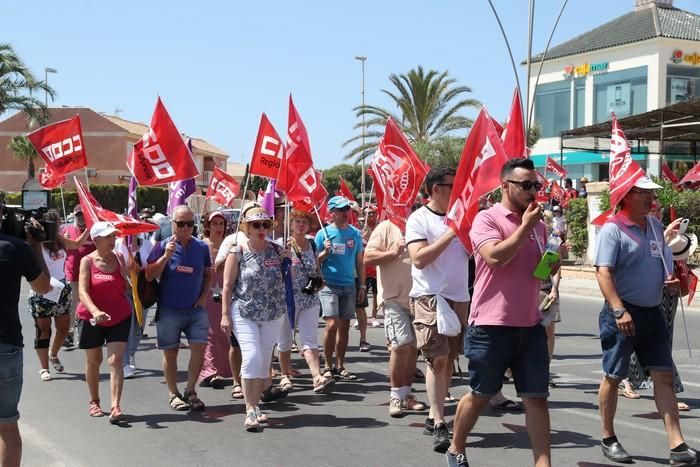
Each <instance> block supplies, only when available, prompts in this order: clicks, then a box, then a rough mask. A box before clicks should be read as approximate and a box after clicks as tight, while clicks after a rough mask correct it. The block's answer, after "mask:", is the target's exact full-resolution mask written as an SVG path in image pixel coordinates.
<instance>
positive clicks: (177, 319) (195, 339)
mask: <svg viewBox="0 0 700 467" xmlns="http://www.w3.org/2000/svg"><path fill="white" fill-rule="evenodd" d="M156 323H157V329H158V348H159V349H161V350H168V349H172V348H175V347H177V346H179V345H180V337H181V336H182V333H185V336H186V337H187V342H189V343H190V344H206V343H207V341H208V335H209V316H208V315H207V310H205V309H204V308H165V307H164V308H159V309H158V321H156Z"/></svg>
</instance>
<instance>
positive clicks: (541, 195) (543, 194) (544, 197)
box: [536, 172, 550, 203]
mask: <svg viewBox="0 0 700 467" xmlns="http://www.w3.org/2000/svg"><path fill="white" fill-rule="evenodd" d="M536 173H537V181H538V182H540V183H541V184H542V188H540V190H539V191H538V192H537V197H536V200H537V202H538V203H546V202H548V201H549V198H550V194H549V193H547V189H548V188H549V180H547V179H546V178H544V175H542V174H541V173H539V172H536Z"/></svg>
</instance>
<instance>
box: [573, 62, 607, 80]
mask: <svg viewBox="0 0 700 467" xmlns="http://www.w3.org/2000/svg"><path fill="white" fill-rule="evenodd" d="M608 65H609V63H608V62H599V63H584V64H583V65H578V66H574V65H568V66H567V67H565V68H564V77H565V78H573V77H576V78H580V77H582V76H588V75H589V74H598V73H604V72H606V71H608Z"/></svg>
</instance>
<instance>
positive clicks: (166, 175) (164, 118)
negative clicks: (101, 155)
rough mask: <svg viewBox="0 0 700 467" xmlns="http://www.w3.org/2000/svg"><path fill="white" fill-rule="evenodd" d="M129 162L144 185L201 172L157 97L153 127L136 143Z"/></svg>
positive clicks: (183, 178)
mask: <svg viewBox="0 0 700 467" xmlns="http://www.w3.org/2000/svg"><path fill="white" fill-rule="evenodd" d="M126 165H127V167H128V168H129V171H131V174H132V175H133V176H134V177H136V180H137V181H138V182H139V185H141V186H152V185H164V184H166V183H170V182H177V181H180V180H186V179H188V178H193V177H196V176H198V175H199V170H198V169H197V166H196V165H195V163H194V159H193V156H192V152H191V151H190V150H189V149H188V148H187V145H186V144H185V141H184V140H183V139H182V136H181V135H180V132H179V131H177V128H176V127H175V123H173V121H172V119H171V118H170V115H168V111H167V110H165V106H164V105H163V102H162V101H161V100H160V97H159V98H158V102H156V108H155V110H154V111H153V116H152V117H151V127H150V128H149V130H148V132H147V133H146V134H144V135H143V138H141V139H140V140H138V142H137V143H136V144H134V148H133V150H132V151H131V154H130V155H129V157H127V160H126Z"/></svg>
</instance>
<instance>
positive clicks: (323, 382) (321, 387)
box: [314, 376, 335, 394]
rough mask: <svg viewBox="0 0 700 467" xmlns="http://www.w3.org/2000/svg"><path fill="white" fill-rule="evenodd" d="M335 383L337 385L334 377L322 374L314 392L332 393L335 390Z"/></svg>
mask: <svg viewBox="0 0 700 467" xmlns="http://www.w3.org/2000/svg"><path fill="white" fill-rule="evenodd" d="M333 385H335V379H334V378H326V377H325V376H321V377H319V378H318V380H316V383H315V384H314V394H330V393H331V392H333Z"/></svg>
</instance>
